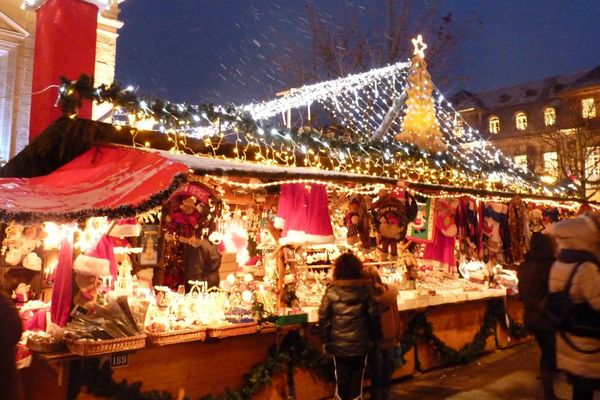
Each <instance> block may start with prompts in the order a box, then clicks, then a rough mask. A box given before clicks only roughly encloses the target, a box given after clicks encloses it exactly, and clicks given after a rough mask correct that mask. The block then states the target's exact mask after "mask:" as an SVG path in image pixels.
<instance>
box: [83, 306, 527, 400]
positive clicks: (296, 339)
mask: <svg viewBox="0 0 600 400" xmlns="http://www.w3.org/2000/svg"><path fill="white" fill-rule="evenodd" d="M505 312H506V311H505V308H504V301H503V300H502V299H495V300H489V301H488V302H487V310H486V313H485V316H484V318H483V322H482V324H481V327H480V328H479V331H478V332H477V334H476V335H475V336H474V338H473V340H472V341H471V342H470V343H468V344H466V345H464V346H463V347H462V348H461V349H460V350H455V349H453V348H451V347H450V346H448V345H446V344H445V343H444V342H443V341H442V340H441V339H439V338H438V337H437V336H436V335H435V333H434V330H433V326H432V324H431V323H430V322H429V321H428V320H427V312H419V313H416V314H415V315H414V316H413V317H412V318H411V320H410V321H409V324H408V327H407V330H406V332H405V334H404V337H403V339H402V341H401V343H400V346H399V347H398V348H397V349H396V354H395V364H396V367H400V366H402V365H403V364H404V363H405V360H404V357H405V355H406V353H407V352H408V351H410V350H411V349H413V348H415V346H417V345H418V343H428V344H430V345H431V346H432V348H433V350H434V352H435V354H437V355H438V356H439V358H440V360H441V361H442V362H443V363H444V364H466V363H469V362H471V361H473V360H474V359H475V358H477V357H478V356H480V355H481V354H483V352H484V351H485V347H486V342H487V338H488V337H490V336H492V335H495V333H496V326H497V323H499V322H500V323H503V322H502V321H504V316H505ZM509 321H510V322H509V323H510V327H509V331H510V333H511V335H513V336H515V337H516V338H521V337H524V336H526V335H527V333H526V331H524V330H523V329H522V325H520V324H517V323H515V322H514V321H513V320H512V318H510V317H509ZM511 327H514V328H511ZM416 361H417V365H418V359H417V360H416ZM296 367H303V368H306V369H308V370H310V371H312V372H313V373H314V374H315V375H316V376H318V377H319V378H320V379H322V380H324V381H326V382H333V381H334V380H335V378H334V376H333V371H334V368H333V361H332V359H331V358H330V357H327V356H326V355H323V354H322V353H321V352H320V351H319V350H317V349H316V348H315V347H314V346H312V345H311V344H310V343H309V342H308V341H307V340H306V339H304V338H303V337H302V336H301V335H300V333H299V332H298V331H290V332H289V333H288V334H287V335H286V336H285V337H284V338H283V340H282V342H281V344H280V345H279V346H272V347H271V348H270V349H269V356H268V357H267V359H266V360H265V361H263V362H262V363H260V364H258V365H256V366H255V367H254V368H252V371H250V373H249V374H248V375H246V383H245V384H244V385H243V386H242V387H241V388H239V389H237V390H234V389H230V388H227V389H226V390H225V393H224V394H222V395H208V396H204V397H202V398H201V399H200V400H249V399H251V398H252V396H253V395H255V394H256V393H258V391H259V390H261V389H263V388H265V387H268V386H269V385H270V384H271V383H272V381H273V376H274V375H275V374H277V373H284V372H285V373H286V383H287V392H288V398H289V399H295V398H296V386H295V385H296V384H295V381H294V369H295V368H296ZM79 378H80V384H81V386H85V387H87V391H88V392H89V393H92V394H94V395H96V396H99V397H105V398H114V399H133V400H172V399H173V398H174V396H173V395H171V394H169V393H166V392H158V391H149V392H142V391H141V386H142V383H141V382H134V383H131V384H130V383H128V382H127V381H122V382H120V383H116V382H115V381H114V380H113V379H112V371H111V370H110V367H109V365H108V363H104V364H103V365H102V366H101V365H100V361H99V359H89V360H84V368H83V369H82V371H81V376H80V377H79ZM78 390H79V389H78ZM78 390H77V391H78ZM188 399H189V398H188Z"/></svg>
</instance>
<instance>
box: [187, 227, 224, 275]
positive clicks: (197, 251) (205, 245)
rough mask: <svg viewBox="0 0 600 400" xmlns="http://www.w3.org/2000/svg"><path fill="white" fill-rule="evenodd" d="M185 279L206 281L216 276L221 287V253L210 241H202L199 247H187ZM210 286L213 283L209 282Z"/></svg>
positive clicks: (204, 239)
mask: <svg viewBox="0 0 600 400" xmlns="http://www.w3.org/2000/svg"><path fill="white" fill-rule="evenodd" d="M183 259H184V264H185V269H186V270H185V278H186V283H187V281H188V280H200V281H204V280H207V279H209V278H210V277H211V276H212V275H216V279H217V282H216V285H217V286H218V285H219V282H218V278H219V268H221V253H219V247H218V246H217V245H215V244H212V243H211V242H210V241H209V240H208V239H206V238H203V239H201V240H200V243H199V245H198V247H194V246H191V245H186V246H185V250H184V255H183ZM209 286H212V285H211V282H209Z"/></svg>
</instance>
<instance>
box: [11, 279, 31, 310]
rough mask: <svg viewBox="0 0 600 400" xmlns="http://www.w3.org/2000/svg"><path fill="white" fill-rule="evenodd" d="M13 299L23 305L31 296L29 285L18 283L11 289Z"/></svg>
mask: <svg viewBox="0 0 600 400" xmlns="http://www.w3.org/2000/svg"><path fill="white" fill-rule="evenodd" d="M11 297H12V298H13V300H14V301H15V303H17V305H21V306H22V305H23V304H25V303H27V302H28V301H29V299H30V298H31V286H29V285H28V284H26V283H19V285H18V286H17V288H16V289H15V290H13V293H12V296H11Z"/></svg>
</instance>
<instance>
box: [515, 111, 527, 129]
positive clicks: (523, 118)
mask: <svg viewBox="0 0 600 400" xmlns="http://www.w3.org/2000/svg"><path fill="white" fill-rule="evenodd" d="M516 124H517V129H518V130H520V131H524V130H525V129H526V128H527V115H525V113H524V112H519V113H517V116H516Z"/></svg>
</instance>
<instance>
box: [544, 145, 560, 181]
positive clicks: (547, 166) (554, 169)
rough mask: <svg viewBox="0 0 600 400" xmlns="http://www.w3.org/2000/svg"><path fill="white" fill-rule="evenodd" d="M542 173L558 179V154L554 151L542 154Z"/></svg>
mask: <svg viewBox="0 0 600 400" xmlns="http://www.w3.org/2000/svg"><path fill="white" fill-rule="evenodd" d="M544 173H545V174H546V175H550V176H553V177H555V178H556V177H558V154H557V153H556V152H555V151H550V152H547V153H544Z"/></svg>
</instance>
